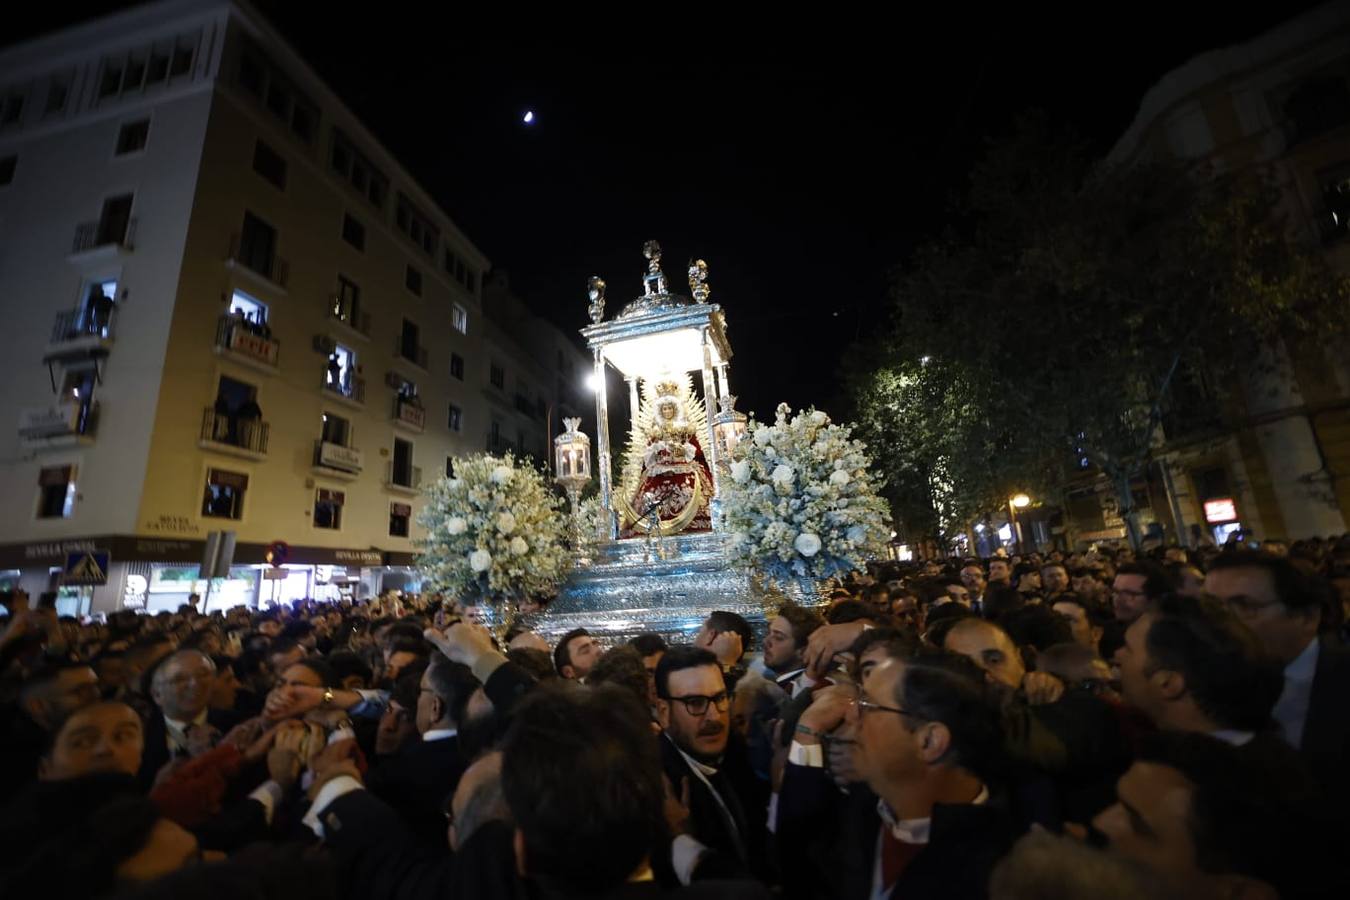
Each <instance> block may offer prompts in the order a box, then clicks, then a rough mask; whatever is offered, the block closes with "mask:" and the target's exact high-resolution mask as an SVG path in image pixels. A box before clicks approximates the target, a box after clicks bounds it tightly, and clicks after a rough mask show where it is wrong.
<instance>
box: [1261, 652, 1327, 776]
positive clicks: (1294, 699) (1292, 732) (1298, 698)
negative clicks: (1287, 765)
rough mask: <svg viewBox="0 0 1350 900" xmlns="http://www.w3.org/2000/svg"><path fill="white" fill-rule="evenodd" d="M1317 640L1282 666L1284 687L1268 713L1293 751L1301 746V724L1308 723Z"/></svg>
mask: <svg viewBox="0 0 1350 900" xmlns="http://www.w3.org/2000/svg"><path fill="white" fill-rule="evenodd" d="M1320 653H1321V643H1320V642H1319V641H1318V640H1317V638H1313V639H1312V640H1311V641H1309V642H1308V646H1306V647H1304V648H1303V652H1302V653H1300V654H1299V655H1298V656H1296V657H1294V661H1293V662H1291V663H1290V664H1289V665H1287V666H1285V667H1284V690H1283V691H1281V692H1280V699H1279V700H1277V701H1275V708H1274V709H1273V710H1271V715H1273V716H1274V717H1275V721H1276V722H1278V723H1279V725H1280V734H1281V735H1283V737H1284V740H1285V742H1286V743H1288V744H1289V746H1291V747H1293V748H1294V749H1295V750H1300V749H1302V748H1303V726H1304V725H1306V724H1307V723H1308V701H1309V700H1311V699H1312V686H1313V678H1314V676H1316V675H1317V657H1318V655H1319V654H1320Z"/></svg>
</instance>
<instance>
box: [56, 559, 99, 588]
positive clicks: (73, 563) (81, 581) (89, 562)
mask: <svg viewBox="0 0 1350 900" xmlns="http://www.w3.org/2000/svg"><path fill="white" fill-rule="evenodd" d="M61 583H62V584H67V585H88V584H107V583H108V554H107V553H106V552H104V553H100V552H98V551H86V552H81V553H68V554H66V568H65V571H63V572H62V573H61Z"/></svg>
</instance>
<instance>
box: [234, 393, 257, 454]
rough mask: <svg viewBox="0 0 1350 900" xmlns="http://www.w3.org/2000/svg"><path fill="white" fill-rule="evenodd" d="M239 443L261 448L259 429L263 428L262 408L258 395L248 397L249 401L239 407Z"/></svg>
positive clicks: (252, 447)
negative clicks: (259, 404)
mask: <svg viewBox="0 0 1350 900" xmlns="http://www.w3.org/2000/svg"><path fill="white" fill-rule="evenodd" d="M237 415H238V416H239V445H240V446H242V447H247V448H248V449H250V450H257V449H259V442H260V437H259V435H258V432H259V430H260V429H261V428H262V417H263V415H262V408H261V407H259V406H258V395H257V394H254V395H253V396H251V397H249V398H248V402H247V403H245V404H244V405H243V406H241V407H239V412H238V413H237Z"/></svg>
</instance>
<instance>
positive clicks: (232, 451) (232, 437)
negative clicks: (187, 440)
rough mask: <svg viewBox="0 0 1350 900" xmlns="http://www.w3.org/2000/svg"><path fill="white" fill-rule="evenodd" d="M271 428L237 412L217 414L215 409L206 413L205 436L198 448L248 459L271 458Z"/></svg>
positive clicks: (203, 416)
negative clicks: (268, 444)
mask: <svg viewBox="0 0 1350 900" xmlns="http://www.w3.org/2000/svg"><path fill="white" fill-rule="evenodd" d="M269 431H270V426H269V425H268V423H267V422H264V421H263V420H262V419H261V418H251V417H245V416H242V415H240V414H239V413H237V412H232V413H225V412H217V411H216V408H215V407H213V406H208V407H206V409H204V410H202V430H201V436H200V437H199V438H198V439H197V446H199V447H201V448H202V449H203V450H214V451H216V452H217V453H225V454H228V455H230V456H240V457H243V458H244V459H254V460H262V459H266V458H267V438H268V433H269Z"/></svg>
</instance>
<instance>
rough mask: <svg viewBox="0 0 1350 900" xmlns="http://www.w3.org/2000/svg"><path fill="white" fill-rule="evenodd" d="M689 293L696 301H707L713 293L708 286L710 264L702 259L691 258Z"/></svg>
mask: <svg viewBox="0 0 1350 900" xmlns="http://www.w3.org/2000/svg"><path fill="white" fill-rule="evenodd" d="M689 294H690V296H692V297H693V298H694V301H695V302H696V303H707V302H708V297H709V296H710V295H711V294H712V288H711V287H709V286H708V264H707V263H706V262H704V261H703V260H701V259H691V260H689Z"/></svg>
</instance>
